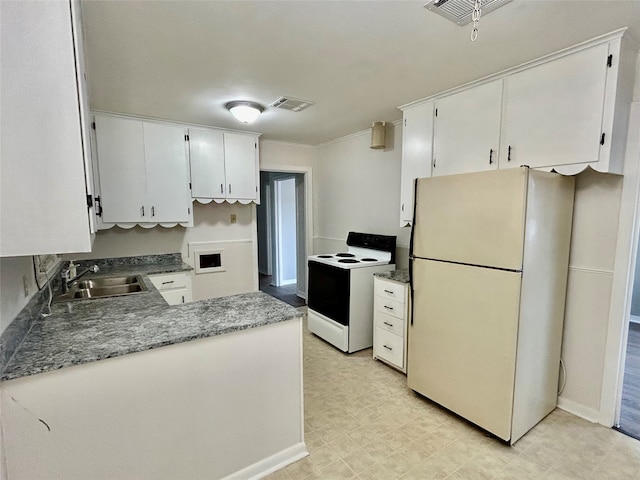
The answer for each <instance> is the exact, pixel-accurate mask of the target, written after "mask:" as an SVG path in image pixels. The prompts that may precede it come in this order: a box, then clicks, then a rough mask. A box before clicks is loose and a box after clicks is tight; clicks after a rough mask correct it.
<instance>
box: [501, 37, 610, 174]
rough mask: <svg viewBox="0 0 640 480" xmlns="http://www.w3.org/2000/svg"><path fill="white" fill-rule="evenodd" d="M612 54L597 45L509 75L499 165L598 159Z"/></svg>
mask: <svg viewBox="0 0 640 480" xmlns="http://www.w3.org/2000/svg"><path fill="white" fill-rule="evenodd" d="M608 57H609V45H608V44H602V45H597V46H595V47H592V48H589V49H587V50H583V51H581V52H577V53H574V54H572V55H569V56H567V57H562V58H559V59H557V60H553V61H551V62H549V63H545V64H542V65H539V66H537V67H535V68H531V69H529V70H524V71H522V72H519V73H516V74H514V75H510V76H508V77H507V78H506V79H505V93H504V128H503V135H502V146H501V156H500V168H507V167H519V166H521V165H528V166H530V167H552V166H558V165H566V164H576V163H594V162H597V161H598V159H599V157H600V149H601V147H602V146H603V145H604V142H606V141H607V140H608V139H607V138H606V134H605V139H604V142H603V145H600V143H601V140H602V134H603V130H602V112H603V109H604V103H605V93H606V86H607V71H608V67H607V62H608Z"/></svg>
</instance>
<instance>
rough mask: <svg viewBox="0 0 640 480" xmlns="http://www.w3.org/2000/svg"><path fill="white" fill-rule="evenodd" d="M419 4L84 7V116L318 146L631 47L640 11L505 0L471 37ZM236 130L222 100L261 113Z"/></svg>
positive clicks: (612, 4) (585, 2)
mask: <svg viewBox="0 0 640 480" xmlns="http://www.w3.org/2000/svg"><path fill="white" fill-rule="evenodd" d="M424 3H426V0H421V1H417V2H416V1H372V2H365V1H255V2H252V1H195V2H191V1H87V2H84V3H83V12H84V26H85V39H86V55H87V64H88V72H89V85H90V99H91V107H92V108H94V109H99V110H106V111H112V112H120V113H127V114H133V115H142V116H146V117H157V118H165V119H170V120H175V121H181V122H187V123H196V124H202V125H210V126H216V127H225V128H234V129H245V130H250V131H255V132H261V133H263V138H266V139H272V140H280V141H285V142H292V143H303V144H312V145H316V144H320V143H323V142H327V141H329V140H332V139H335V138H339V137H342V136H344V135H348V134H351V133H355V132H359V131H362V130H364V129H366V128H369V127H370V125H371V122H373V121H380V120H385V121H389V122H390V121H394V120H397V119H399V118H401V116H402V115H401V112H400V111H399V110H398V109H397V107H398V106H399V105H402V104H405V103H409V102H412V101H414V100H418V99H420V98H423V97H426V96H429V95H432V94H434V93H437V92H439V91H442V90H445V89H448V88H451V87H454V86H457V85H460V84H463V83H466V82H469V81H471V80H474V79H477V78H480V77H483V76H485V75H489V74H491V73H495V72H497V71H500V70H503V69H505V68H508V67H511V66H515V65H518V64H520V63H523V62H526V61H528V60H532V59H534V58H537V57H540V56H542V55H544V54H547V53H551V52H553V51H556V50H559V49H561V48H565V47H568V46H571V45H573V44H576V43H579V42H581V41H584V40H588V39H590V38H593V37H595V36H598V35H601V34H604V33H608V32H610V31H612V30H615V29H618V28H620V27H625V26H626V27H629V30H628V32H627V34H628V35H631V36H632V37H634V38H635V39H640V0H633V1H616V0H605V1H590V0H580V1H566V0H551V1H546V0H514V1H513V2H511V3H508V4H506V5H504V6H502V7H500V8H499V9H497V10H495V11H493V12H491V13H489V14H488V15H486V16H484V17H481V19H480V25H479V36H478V40H477V41H476V42H475V43H472V42H471V41H470V40H469V36H470V33H471V25H466V26H464V27H459V26H457V25H455V24H454V23H452V22H450V21H448V20H446V19H444V18H443V17H440V16H439V15H436V14H434V13H432V12H430V11H428V10H427V9H425V8H423V4H424ZM282 95H285V96H291V97H296V98H300V99H304V100H311V101H313V102H315V105H313V106H312V107H309V108H307V109H306V110H304V111H302V112H298V113H295V112H291V111H287V110H278V109H274V108H267V109H266V111H265V112H264V113H263V114H262V116H261V117H260V118H259V119H258V121H256V122H255V123H254V124H252V125H250V126H248V127H246V128H243V125H242V124H239V123H238V122H236V121H235V120H234V119H233V118H232V117H231V115H230V114H229V113H228V112H227V111H226V110H225V109H224V104H225V103H226V102H228V101H231V100H253V101H256V102H259V103H261V104H262V105H265V106H267V105H268V104H269V103H271V102H273V101H274V100H276V99H277V98H279V97H280V96H282Z"/></svg>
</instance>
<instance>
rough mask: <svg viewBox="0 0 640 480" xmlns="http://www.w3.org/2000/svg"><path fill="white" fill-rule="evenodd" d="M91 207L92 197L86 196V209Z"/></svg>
mask: <svg viewBox="0 0 640 480" xmlns="http://www.w3.org/2000/svg"><path fill="white" fill-rule="evenodd" d="M91 207H93V196H92V195H88V194H87V208H91Z"/></svg>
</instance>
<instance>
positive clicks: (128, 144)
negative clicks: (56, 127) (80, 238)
mask: <svg viewBox="0 0 640 480" xmlns="http://www.w3.org/2000/svg"><path fill="white" fill-rule="evenodd" d="M95 124H96V149H97V153H98V173H99V175H100V198H101V200H102V221H103V222H105V223H118V222H140V221H142V220H143V216H142V212H143V210H144V205H145V200H146V194H147V181H146V171H145V163H144V141H143V130H142V122H141V121H139V120H133V119H129V118H118V117H111V116H107V115H95ZM145 213H146V212H145Z"/></svg>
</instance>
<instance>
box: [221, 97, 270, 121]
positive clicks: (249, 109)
mask: <svg viewBox="0 0 640 480" xmlns="http://www.w3.org/2000/svg"><path fill="white" fill-rule="evenodd" d="M225 107H226V109H227V110H229V111H230V112H231V115H233V116H234V117H236V119H238V120H239V121H241V122H242V123H251V122H254V121H255V120H256V118H258V117H259V116H260V114H261V113H262V112H264V107H263V106H262V105H260V104H258V103H255V102H247V101H244V100H238V101H235V102H229V103H227V104H226V105H225Z"/></svg>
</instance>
